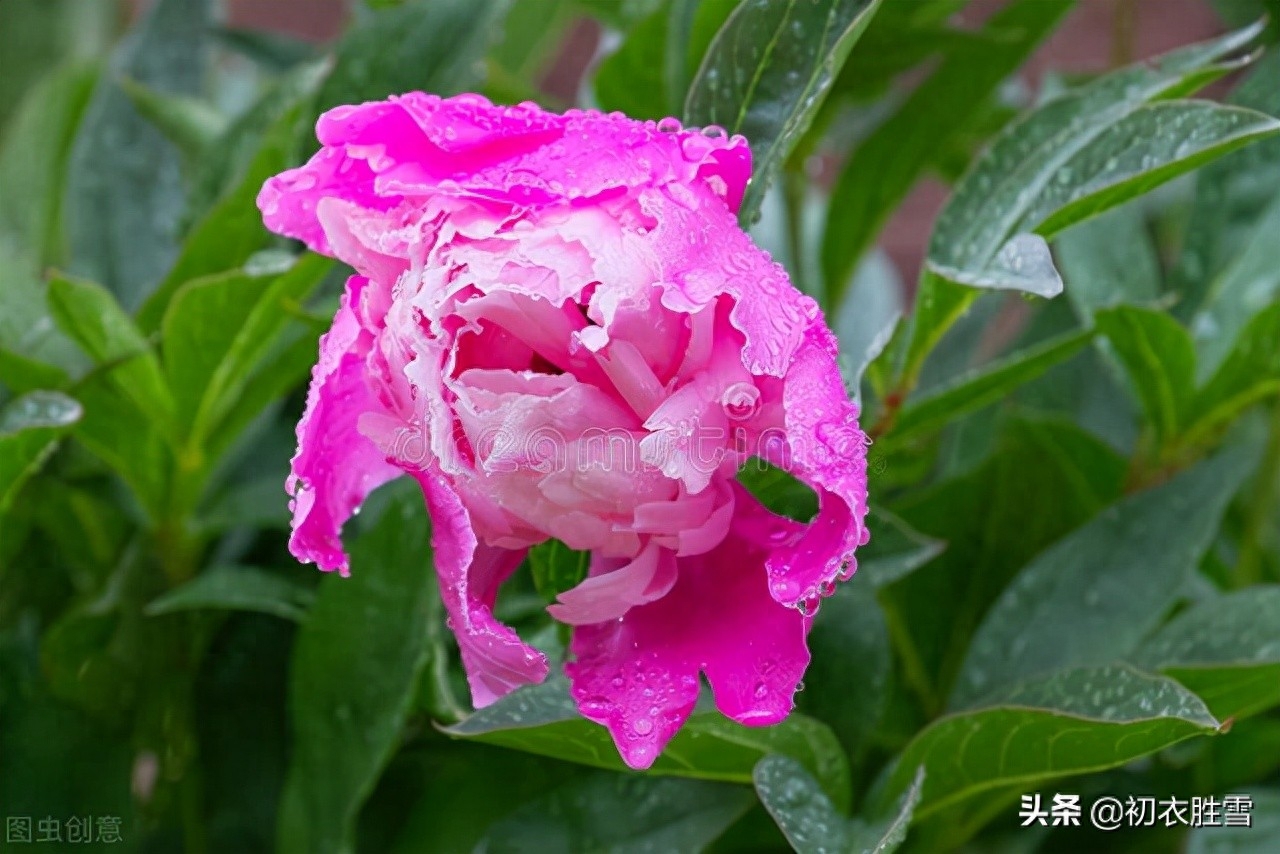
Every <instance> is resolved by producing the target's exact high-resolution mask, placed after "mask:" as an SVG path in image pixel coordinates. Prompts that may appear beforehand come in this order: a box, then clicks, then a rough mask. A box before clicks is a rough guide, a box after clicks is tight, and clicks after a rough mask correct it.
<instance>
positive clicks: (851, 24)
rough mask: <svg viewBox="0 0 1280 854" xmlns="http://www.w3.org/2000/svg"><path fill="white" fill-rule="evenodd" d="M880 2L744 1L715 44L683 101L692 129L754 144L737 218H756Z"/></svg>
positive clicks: (826, 0) (713, 42)
mask: <svg viewBox="0 0 1280 854" xmlns="http://www.w3.org/2000/svg"><path fill="white" fill-rule="evenodd" d="M879 5H880V0H785V2H773V0H747V2H743V3H741V4H740V5H739V6H738V8H737V9H735V10H734V11H733V13H732V14H731V15H730V16H729V19H728V20H727V21H726V22H725V24H724V26H723V27H721V29H720V32H719V33H717V34H716V37H715V39H714V40H713V41H712V42H711V47H710V48H708V50H707V54H706V56H705V57H704V58H703V60H702V65H701V67H699V68H698V73H697V74H696V75H695V76H694V79H693V83H691V84H690V86H689V94H688V97H687V99H686V101H685V106H684V118H685V121H687V122H688V123H689V124H693V125H698V126H703V127H705V126H706V125H719V126H720V127H722V128H724V129H725V130H726V131H728V132H729V133H731V134H733V133H740V134H743V135H744V136H746V138H747V139H748V141H750V143H751V152H752V179H751V184H750V185H749V186H748V187H747V193H746V196H745V198H744V199H743V201H742V208H741V209H740V210H739V212H738V218H739V219H740V220H741V221H742V222H743V223H751V222H753V221H754V220H755V217H756V214H757V212H758V211H759V210H760V203H761V201H762V200H763V199H764V193H765V190H767V189H768V188H769V184H771V183H772V182H773V178H774V176H775V175H776V174H777V172H778V170H779V169H780V168H781V167H782V164H783V162H784V161H785V160H786V159H787V155H788V154H790V153H791V149H792V148H794V147H795V145H796V143H797V142H798V141H799V139H800V137H801V136H802V135H803V134H804V132H805V130H807V129H808V127H809V124H810V122H812V121H813V116H814V114H815V113H816V112H817V111H818V108H819V107H820V106H821V105H822V100H823V98H825V97H826V94H827V90H829V89H830V88H831V84H832V82H833V81H834V80H835V77H836V75H837V74H839V72H840V67H841V66H842V65H843V64H844V61H845V58H846V57H848V55H849V51H850V50H851V49H852V48H853V45H854V43H855V42H857V40H858V37H859V36H861V35H862V32H863V30H865V29H866V26H867V23H868V22H869V21H870V20H871V16H872V15H874V14H875V12H876V9H877V8H878V7H879Z"/></svg>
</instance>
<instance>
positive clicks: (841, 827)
mask: <svg viewBox="0 0 1280 854" xmlns="http://www.w3.org/2000/svg"><path fill="white" fill-rule="evenodd" d="M752 777H753V779H754V781H755V786H756V794H758V795H759V796H760V802H761V803H763V804H764V807H765V809H767V810H768V811H769V815H771V816H773V820H774V821H775V822H777V824H778V827H779V829H781V830H782V832H783V834H784V835H785V836H786V837H787V842H789V843H790V844H791V847H792V848H794V849H795V850H796V851H797V852H798V854H827V852H836V851H840V852H849V854H892V852H894V851H896V850H898V846H900V845H901V844H902V842H903V840H905V839H906V838H907V828H908V827H909V826H910V825H911V814H912V812H913V811H914V810H915V806H916V804H917V803H918V802H919V800H920V789H921V786H922V785H923V784H924V774H923V769H922V770H921V772H920V773H918V774H917V775H916V778H915V780H914V781H913V782H912V784H911V785H910V786H909V787H908V788H907V790H906V791H905V792H903V794H902V797H901V799H900V800H899V801H898V804H897V807H896V809H895V810H894V812H893V814H892V815H891V816H890V817H889V818H888V819H887V820H886V821H884V822H880V823H877V824H869V823H868V822H866V821H865V820H863V819H856V818H855V819H847V818H845V817H844V816H843V815H841V814H840V812H839V811H838V810H837V809H836V808H835V807H834V806H832V804H831V801H830V800H829V799H828V798H827V796H826V794H825V793H823V791H822V788H821V787H820V786H819V785H818V783H817V781H816V780H814V779H813V778H812V777H810V776H809V773H808V772H807V771H805V769H804V767H803V766H802V765H800V763H798V762H796V761H795V760H794V759H790V758H788V757H786V756H778V755H771V756H766V757H765V758H764V759H761V760H760V762H759V763H757V764H756V768H755V771H754V772H753V774H752Z"/></svg>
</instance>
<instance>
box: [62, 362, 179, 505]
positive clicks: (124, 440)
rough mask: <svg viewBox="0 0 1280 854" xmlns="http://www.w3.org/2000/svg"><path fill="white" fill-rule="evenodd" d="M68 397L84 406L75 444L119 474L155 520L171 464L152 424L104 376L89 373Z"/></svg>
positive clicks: (168, 455)
mask: <svg viewBox="0 0 1280 854" xmlns="http://www.w3.org/2000/svg"><path fill="white" fill-rule="evenodd" d="M72 393H73V394H74V395H75V398H76V400H78V401H80V404H81V406H83V407H84V418H83V419H82V420H81V421H80V423H79V424H78V425H76V428H75V433H74V436H75V438H76V440H77V441H78V442H79V443H80V444H82V445H84V446H85V447H86V448H88V449H89V450H90V451H91V452H92V453H93V454H95V455H96V456H98V457H99V458H100V459H101V460H102V461H103V462H105V463H106V464H107V465H108V466H110V467H111V468H112V469H113V470H114V471H115V472H116V473H117V474H119V475H120V476H121V477H122V478H123V479H124V481H125V482H126V483H127V484H128V485H129V488H130V489H131V490H132V491H133V494H134V497H135V498H136V499H137V500H138V503H139V504H140V505H141V506H142V509H143V510H144V511H145V513H146V515H147V516H148V517H149V518H150V519H151V520H152V521H153V522H155V521H158V520H159V519H160V517H161V515H162V510H163V502H164V499H165V496H166V495H167V494H168V484H169V472H170V470H171V469H172V467H173V461H172V457H171V455H170V454H169V453H168V452H167V445H166V444H165V441H164V440H163V438H162V437H161V435H160V433H159V431H158V430H157V428H156V425H155V423H154V422H153V421H152V420H151V419H150V418H148V417H147V416H146V415H145V414H144V413H143V412H142V410H140V409H139V408H138V407H137V406H135V405H134V404H133V403H132V402H131V401H130V400H129V398H127V397H125V396H123V395H121V394H120V392H119V391H118V390H117V388H116V386H115V384H114V383H113V382H112V381H111V380H110V378H109V377H107V376H104V375H103V374H91V375H90V376H89V377H87V378H86V379H85V380H82V381H80V382H79V383H77V384H76V386H75V388H74V389H73V390H72Z"/></svg>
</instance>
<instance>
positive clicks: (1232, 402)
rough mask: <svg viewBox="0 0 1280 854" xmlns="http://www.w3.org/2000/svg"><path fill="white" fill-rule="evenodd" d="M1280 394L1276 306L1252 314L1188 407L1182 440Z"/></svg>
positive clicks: (1199, 435)
mask: <svg viewBox="0 0 1280 854" xmlns="http://www.w3.org/2000/svg"><path fill="white" fill-rule="evenodd" d="M1277 393H1280V305H1273V306H1271V307H1270V308H1267V309H1264V310H1263V311H1261V312H1260V313H1258V314H1257V315H1255V316H1254V318H1253V320H1251V321H1249V324H1248V325H1247V326H1245V328H1244V329H1243V330H1242V331H1241V332H1240V335H1239V337H1237V338H1236V341H1235V345H1234V346H1233V347H1232V349H1231V351H1230V353H1228V355H1227V357H1226V359H1225V360H1223V362H1222V364H1221V365H1219V366H1218V370H1217V371H1215V372H1214V374H1213V376H1211V377H1210V378H1209V380H1208V382H1206V383H1205V384H1204V386H1203V387H1202V388H1201V389H1200V390H1199V391H1197V392H1196V394H1195V396H1194V397H1193V398H1192V400H1191V403H1190V405H1189V406H1188V420H1189V422H1190V424H1189V426H1188V428H1187V436H1186V439H1185V441H1186V442H1187V444H1189V445H1195V444H1196V443H1197V442H1198V441H1200V440H1202V439H1204V438H1206V437H1209V436H1212V434H1213V433H1214V432H1215V431H1217V430H1220V429H1221V428H1223V427H1225V426H1226V425H1228V424H1230V423H1231V422H1232V421H1234V420H1235V418H1236V416H1238V415H1239V414H1240V413H1241V412H1242V411H1244V410H1245V409H1246V408H1248V407H1249V406H1252V405H1253V404H1255V403H1257V402H1258V401H1260V400H1264V399H1265V398H1268V397H1271V396H1273V395H1275V394H1277Z"/></svg>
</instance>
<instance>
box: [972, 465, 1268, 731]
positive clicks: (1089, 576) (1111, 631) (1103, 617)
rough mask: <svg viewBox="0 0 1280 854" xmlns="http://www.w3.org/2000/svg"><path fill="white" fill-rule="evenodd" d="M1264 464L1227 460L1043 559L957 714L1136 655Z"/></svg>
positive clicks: (1008, 604)
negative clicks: (1039, 681) (993, 696)
mask: <svg viewBox="0 0 1280 854" xmlns="http://www.w3.org/2000/svg"><path fill="white" fill-rule="evenodd" d="M1255 462H1256V461H1255V459H1254V453H1253V449H1251V448H1248V447H1244V448H1239V447H1238V448H1233V449H1231V450H1230V451H1227V452H1223V453H1222V454H1220V455H1219V456H1217V457H1215V458H1214V459H1211V460H1208V461H1206V462H1204V463H1201V464H1200V465H1198V466H1196V467H1195V468H1193V469H1191V470H1189V471H1187V472H1184V473H1183V474H1181V475H1179V476H1178V477H1176V478H1174V479H1173V480H1170V481H1169V482H1168V483H1165V484H1164V485H1162V486H1158V487H1155V488H1153V489H1149V490H1147V491H1145V492H1141V493H1138V494H1136V495H1133V496H1130V497H1128V498H1126V499H1124V500H1123V501H1121V502H1120V503H1118V504H1116V505H1114V506H1113V507H1111V508H1109V509H1108V510H1106V511H1105V512H1103V513H1102V514H1101V515H1100V516H1098V517H1097V518H1096V519H1094V520H1093V521H1091V522H1089V523H1088V524H1087V525H1084V526H1083V527H1081V528H1079V529H1077V530H1075V531H1073V532H1072V533H1070V534H1068V535H1067V536H1066V537H1063V538H1062V539H1061V540H1059V541H1058V542H1056V543H1054V544H1053V545H1052V546H1051V547H1050V548H1048V549H1046V550H1045V551H1044V552H1042V553H1041V554H1040V555H1038V556H1037V557H1036V558H1035V559H1034V560H1033V561H1032V562H1031V563H1030V564H1028V565H1027V566H1026V568H1025V569H1023V570H1022V571H1021V572H1020V573H1019V574H1018V577H1017V578H1015V579H1014V580H1013V582H1012V583H1011V584H1010V585H1009V587H1008V588H1006V589H1005V591H1004V593H1003V594H1002V595H1001V597H1000V599H999V600H998V601H997V602H996V603H995V604H994V605H993V606H992V607H991V609H990V610H989V611H988V612H987V615H986V617H985V619H984V620H983V622H982V625H981V627H980V628H979V629H978V631H977V633H976V634H975V636H974V638H973V643H972V644H971V645H970V647H969V654H968V656H967V657H966V658H965V662H964V667H963V668H962V669H961V672H960V676H959V678H958V680H957V684H956V689H955V693H954V695H953V696H952V703H951V705H952V708H961V707H964V706H968V705H972V704H973V703H974V702H976V701H978V700H979V699H980V698H981V697H982V696H983V695H985V694H988V693H990V692H992V691H999V690H1001V689H1003V688H1004V687H1006V686H1008V685H1011V684H1014V683H1017V682H1019V681H1020V680H1022V679H1026V678H1029V677H1034V676H1037V675H1039V674H1042V673H1046V672H1050V671H1053V670H1055V669H1056V668H1061V667H1069V666H1076V665H1099V664H1105V663H1107V662H1111V661H1115V660H1116V659H1117V658H1119V657H1120V656H1123V655H1125V654H1127V653H1128V652H1130V651H1131V650H1133V649H1134V648H1136V647H1137V646H1138V644H1139V643H1140V642H1141V641H1142V638H1143V636H1144V635H1146V634H1147V633H1148V632H1149V631H1150V630H1151V629H1152V628H1154V627H1155V626H1156V625H1157V624H1158V623H1159V621H1160V619H1161V618H1162V617H1163V615H1164V614H1165V613H1167V612H1168V610H1169V608H1170V607H1171V606H1172V605H1173V604H1174V603H1175V602H1176V601H1177V600H1178V597H1179V596H1180V595H1181V594H1182V591H1183V590H1184V589H1185V585H1186V583H1187V581H1188V579H1189V578H1190V576H1191V575H1192V573H1194V572H1195V570H1196V567H1197V566H1198V565H1199V563H1200V558H1201V557H1202V556H1203V554H1204V552H1205V549H1207V548H1208V547H1209V544H1210V542H1211V541H1212V539H1213V537H1214V534H1215V532H1216V530H1217V527H1218V524H1219V521H1220V519H1221V517H1222V513H1223V511H1224V509H1225V508H1226V506H1227V503H1228V502H1229V501H1230V500H1231V498H1232V496H1234V494H1235V492H1236V490H1237V489H1238V488H1239V486H1240V484H1241V482H1242V481H1243V480H1244V477H1245V475H1246V474H1247V473H1248V472H1249V470H1250V468H1251V467H1252V466H1253V465H1254V464H1255ZM1175 519H1176V520H1177V523H1176V524H1170V520H1175Z"/></svg>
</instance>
